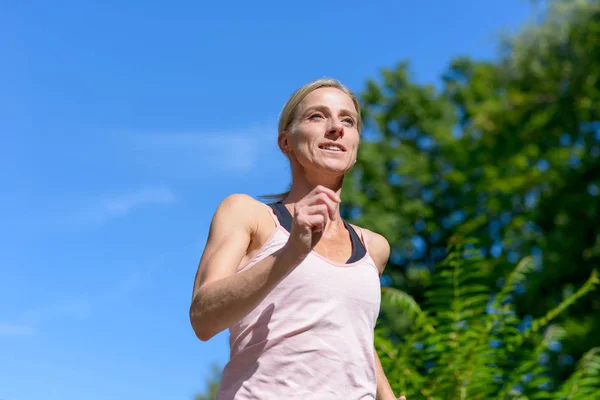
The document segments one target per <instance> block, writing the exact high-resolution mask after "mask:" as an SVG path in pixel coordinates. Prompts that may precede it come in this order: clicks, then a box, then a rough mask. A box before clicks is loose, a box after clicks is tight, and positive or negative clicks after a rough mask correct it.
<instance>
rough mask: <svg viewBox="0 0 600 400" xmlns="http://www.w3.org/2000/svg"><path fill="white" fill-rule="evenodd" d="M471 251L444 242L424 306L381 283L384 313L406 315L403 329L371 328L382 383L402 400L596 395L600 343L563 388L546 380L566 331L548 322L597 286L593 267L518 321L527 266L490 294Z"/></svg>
mask: <svg viewBox="0 0 600 400" xmlns="http://www.w3.org/2000/svg"><path fill="white" fill-rule="evenodd" d="M487 263H489V261H487V260H485V259H484V258H482V257H481V256H479V252H478V251H477V250H466V248H465V247H464V246H463V245H462V244H461V243H460V241H458V240H456V241H453V240H451V251H450V252H449V255H448V257H447V258H446V259H445V260H444V261H443V262H441V263H440V264H438V265H437V268H436V272H435V274H434V278H433V279H432V282H431V284H430V285H428V291H427V297H426V300H425V302H424V303H423V307H422V308H421V307H419V306H418V305H417V303H416V302H415V301H414V299H412V298H411V297H410V296H408V295H407V294H405V293H404V292H401V291H398V290H397V289H393V288H385V289H384V293H383V301H382V304H383V308H382V309H383V312H384V313H389V314H391V315H390V317H391V318H395V317H396V316H397V315H398V313H399V312H402V313H403V314H404V315H408V316H410V318H411V320H412V324H411V325H410V328H408V329H403V330H402V332H397V331H395V330H394V329H393V328H391V327H390V326H389V325H388V324H381V323H379V324H378V326H377V328H376V349H377V351H378V353H379V354H380V358H381V359H382V364H383V366H384V369H386V372H387V377H388V380H389V381H390V383H391V385H392V387H393V389H394V390H395V391H396V392H397V393H405V394H406V395H407V397H408V398H409V399H412V400H416V399H430V400H434V399H440V400H441V399H443V400H454V399H482V400H483V399H485V400H492V399H502V400H509V399H515V400H516V399H523V400H524V399H556V400H559V399H572V400H578V399H581V400H587V399H597V398H600V347H598V348H595V349H591V350H590V351H589V352H587V353H586V354H585V355H584V356H583V358H582V360H581V362H580V363H579V364H578V365H577V367H576V370H575V373H573V374H572V375H571V376H570V377H569V378H568V379H567V380H566V381H565V382H564V383H563V384H562V385H558V386H555V385H554V383H553V382H552V380H551V379H550V377H549V374H548V370H549V365H548V361H547V360H548V357H547V356H548V354H550V353H552V352H554V351H556V346H557V343H558V341H559V340H561V339H562V338H564V336H565V334H566V333H565V331H564V330H563V329H562V328H560V327H559V326H556V325H550V323H551V322H552V321H553V319H554V318H555V317H556V316H557V315H558V314H560V313H561V312H563V311H565V310H566V309H567V308H568V307H569V306H572V305H573V304H574V303H575V302H576V301H577V300H578V299H580V298H581V297H583V296H585V295H586V294H588V293H589V292H591V291H592V290H593V289H594V288H595V286H596V285H598V284H599V283H600V280H599V279H598V277H597V274H596V272H595V271H594V272H593V273H592V275H591V277H590V278H589V279H588V280H587V281H586V283H585V284H584V285H583V286H582V287H581V288H579V289H578V290H577V291H576V292H575V293H573V294H572V295H570V296H569V297H567V298H566V299H565V300H563V301H562V302H561V303H560V304H559V305H558V306H557V307H556V308H554V309H552V310H549V311H548V312H547V313H545V314H544V315H543V316H542V317H540V318H538V319H535V320H534V321H533V322H532V323H531V324H526V325H524V324H523V321H522V320H520V319H519V318H518V317H517V315H516V313H515V311H514V303H513V302H512V301H511V297H512V296H513V295H514V292H515V289H516V288H517V287H518V286H519V285H520V284H522V283H523V282H525V281H526V278H527V275H528V274H529V273H530V272H531V270H532V268H533V266H534V263H533V262H532V261H531V259H530V258H529V257H528V258H525V259H523V260H522V261H521V262H520V263H519V264H518V265H517V266H516V268H514V269H513V271H512V272H511V273H510V274H509V275H508V277H507V279H506V282H505V283H504V284H503V285H502V286H501V287H500V288H499V289H498V290H497V291H496V292H495V293H494V292H493V291H492V290H490V288H489V287H488V286H486V284H485V282H486V276H485V273H484V272H482V271H484V270H485V269H486V268H485V264H487Z"/></svg>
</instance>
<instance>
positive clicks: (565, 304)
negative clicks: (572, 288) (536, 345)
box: [523, 270, 600, 338]
mask: <svg viewBox="0 0 600 400" xmlns="http://www.w3.org/2000/svg"><path fill="white" fill-rule="evenodd" d="M599 283H600V280H599V279H598V271H596V270H593V271H592V273H591V275H590V277H589V278H588V280H587V281H586V282H585V283H584V284H583V286H581V287H580V288H579V289H578V290H577V291H576V292H575V293H573V294H572V295H571V296H569V297H567V298H566V299H565V300H563V301H562V302H561V303H560V304H559V305H558V306H556V307H554V308H553V309H552V310H550V311H548V312H547V313H546V315H544V316H543V317H540V318H537V319H535V320H534V321H533V322H532V324H531V327H530V328H529V329H528V330H526V331H525V332H523V337H524V338H527V337H529V336H530V335H531V334H532V333H534V332H537V331H539V330H540V329H541V328H544V327H545V326H547V325H548V324H549V323H550V321H552V320H553V319H554V318H556V316H557V315H559V314H560V313H562V312H563V311H565V310H566V309H567V308H569V306H571V305H572V304H573V303H575V302H576V301H577V300H578V299H579V298H581V297H583V296H585V295H586V294H588V293H589V292H591V291H592V290H594V289H595V288H596V285H598V284H599Z"/></svg>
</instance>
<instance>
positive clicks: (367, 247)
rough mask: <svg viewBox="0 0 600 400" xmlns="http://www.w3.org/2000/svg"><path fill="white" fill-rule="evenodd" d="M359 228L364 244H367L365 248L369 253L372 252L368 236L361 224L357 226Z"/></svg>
mask: <svg viewBox="0 0 600 400" xmlns="http://www.w3.org/2000/svg"><path fill="white" fill-rule="evenodd" d="M357 228H358V232H359V233H360V239H361V240H362V242H363V244H364V245H365V250H366V252H367V253H369V254H370V252H369V244H368V243H367V236H366V235H365V231H363V229H362V228H361V227H360V226H357Z"/></svg>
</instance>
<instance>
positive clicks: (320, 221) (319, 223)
mask: <svg viewBox="0 0 600 400" xmlns="http://www.w3.org/2000/svg"><path fill="white" fill-rule="evenodd" d="M306 222H307V223H308V225H309V226H310V229H311V230H312V231H313V232H321V231H323V230H324V229H325V226H326V225H327V214H326V213H321V214H313V215H308V216H307V218H306Z"/></svg>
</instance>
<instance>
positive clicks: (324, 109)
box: [302, 105, 358, 119]
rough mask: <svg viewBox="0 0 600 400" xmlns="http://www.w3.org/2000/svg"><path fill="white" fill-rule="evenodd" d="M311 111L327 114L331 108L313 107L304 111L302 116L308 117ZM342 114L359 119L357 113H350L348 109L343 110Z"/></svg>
mask: <svg viewBox="0 0 600 400" xmlns="http://www.w3.org/2000/svg"><path fill="white" fill-rule="evenodd" d="M311 111H321V112H324V113H327V112H329V108H327V107H326V106H323V105H317V106H312V107H309V108H307V109H306V111H304V113H302V115H306V114H308V113H309V112H311ZM341 113H342V114H345V115H349V116H351V117H352V118H354V119H357V118H358V115H357V114H356V112H354V111H350V110H348V109H347V108H343V109H342V110H341Z"/></svg>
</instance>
